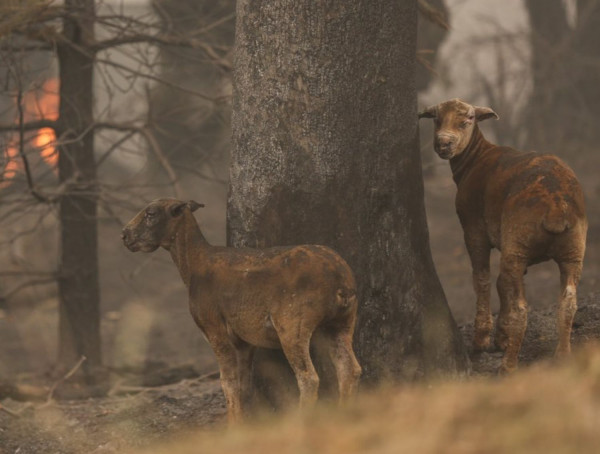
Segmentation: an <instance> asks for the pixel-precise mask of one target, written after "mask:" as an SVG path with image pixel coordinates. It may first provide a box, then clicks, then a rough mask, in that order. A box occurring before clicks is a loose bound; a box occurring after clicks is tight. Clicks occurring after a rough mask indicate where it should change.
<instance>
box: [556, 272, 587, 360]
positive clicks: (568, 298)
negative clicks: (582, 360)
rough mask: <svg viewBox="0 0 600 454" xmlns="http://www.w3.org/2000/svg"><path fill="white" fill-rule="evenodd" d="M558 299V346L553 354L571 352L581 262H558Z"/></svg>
mask: <svg viewBox="0 0 600 454" xmlns="http://www.w3.org/2000/svg"><path fill="white" fill-rule="evenodd" d="M558 267H559V269H560V301H559V304H558V346H557V347H556V352H555V356H556V357H562V356H565V355H568V354H569V353H570V352H571V328H572V326H573V318H574V317H575V312H576V311H577V285H578V284H579V278H580V276H581V269H582V263H581V262H579V261H578V262H559V263H558Z"/></svg>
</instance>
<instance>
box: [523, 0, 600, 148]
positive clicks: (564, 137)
mask: <svg viewBox="0 0 600 454" xmlns="http://www.w3.org/2000/svg"><path fill="white" fill-rule="evenodd" d="M525 5H526V7H527V10H528V12H529V23H530V26H531V33H530V42H531V50H532V56H531V73H532V78H533V91H532V95H531V100H530V106H529V108H528V109H527V115H528V118H529V119H530V120H531V123H533V128H532V130H531V133H530V136H529V140H528V142H529V143H528V144H529V146H531V147H536V148H544V149H548V150H555V151H558V150H560V149H561V148H567V149H572V148H573V147H575V148H578V147H581V146H582V145H583V146H586V147H587V146H590V145H595V144H596V143H597V141H598V138H599V133H598V128H597V127H596V125H597V123H598V121H599V120H600V107H599V105H600V88H599V87H598V83H597V77H596V75H597V73H598V65H599V64H600V50H599V49H600V47H599V44H600V2H599V1H598V0H578V1H577V2H576V3H575V17H574V18H573V21H569V20H568V14H567V10H566V8H565V3H564V2H563V1H561V0H548V1H541V0H527V1H526V2H525Z"/></svg>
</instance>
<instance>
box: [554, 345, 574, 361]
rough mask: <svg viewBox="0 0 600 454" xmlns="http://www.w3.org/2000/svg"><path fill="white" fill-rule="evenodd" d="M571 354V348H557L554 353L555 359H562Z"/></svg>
mask: <svg viewBox="0 0 600 454" xmlns="http://www.w3.org/2000/svg"><path fill="white" fill-rule="evenodd" d="M570 354H571V347H570V346H568V347H560V346H559V347H557V348H556V351H555V352H554V358H555V359H564V358H566V357H567V356H569V355H570Z"/></svg>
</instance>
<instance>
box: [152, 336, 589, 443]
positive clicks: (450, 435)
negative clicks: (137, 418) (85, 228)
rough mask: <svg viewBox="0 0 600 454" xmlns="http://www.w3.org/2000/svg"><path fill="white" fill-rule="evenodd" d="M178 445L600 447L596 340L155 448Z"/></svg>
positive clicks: (200, 433) (196, 436)
mask: <svg viewBox="0 0 600 454" xmlns="http://www.w3.org/2000/svg"><path fill="white" fill-rule="evenodd" d="M149 452H152V453H154V454H163V453H164V454H185V453H190V454H191V453H199V452H211V453H241V452H243V453H247V454H252V453H257V454H266V453H271V452H274V453H316V452H319V453H358V452H361V453H362V452H376V453H500V452H510V453H520V452H523V453H535V452H543V453H570V452H573V453H586V452H590V453H592V452H594V453H595V452H600V346H597V345H596V346H593V347H592V346H588V347H585V348H583V349H582V350H580V351H579V352H578V353H577V354H575V355H574V356H573V358H572V359H571V360H569V361H568V362H567V363H565V364H562V365H560V366H553V365H552V364H550V363H544V364H540V365H537V366H534V367H531V368H528V369H526V370H522V371H520V372H518V373H516V374H515V375H513V376H510V377H508V378H503V379H480V380H471V381H465V382H460V383H456V382H454V383H438V384H434V385H429V386H425V385H413V386H405V387H389V388H385V389H380V390H378V391H376V392H374V393H370V394H363V395H361V396H360V398H359V399H358V400H357V402H355V403H353V404H352V405H349V406H347V407H345V408H342V409H334V408H327V407H321V408H318V409H316V411H314V412H312V413H310V414H305V415H301V414H297V413H293V414H288V415H286V416H284V417H279V418H271V419H265V420H263V421H261V422H257V423H254V424H248V425H245V426H241V427H237V428H234V429H231V430H222V431H212V432H209V431H203V432H199V433H198V434H196V435H194V436H193V437H191V438H189V439H186V440H183V441H177V442H174V443H171V444H168V445H164V446H162V447H158V448H156V449H155V450H153V451H149V450H148V449H145V450H144V453H149Z"/></svg>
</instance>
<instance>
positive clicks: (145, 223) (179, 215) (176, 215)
mask: <svg viewBox="0 0 600 454" xmlns="http://www.w3.org/2000/svg"><path fill="white" fill-rule="evenodd" d="M202 206H204V205H202V204H199V203H197V202H194V201H193V200H190V201H189V202H182V201H181V200H177V199H158V200H155V201H153V202H150V203H149V204H148V205H147V206H146V208H144V209H143V210H142V211H140V212H139V213H138V214H136V215H135V216H134V218H133V219H132V220H131V221H129V222H128V223H127V225H126V226H125V227H124V228H123V231H122V233H121V238H122V239H123V243H124V244H125V246H126V247H127V248H128V249H129V250H130V251H131V252H137V251H142V252H154V251H155V250H156V249H158V248H159V247H160V246H163V247H165V248H166V249H168V248H169V247H170V244H171V239H172V238H173V236H174V235H175V231H176V229H177V227H178V226H179V224H180V223H181V221H182V219H183V217H184V216H183V214H184V213H185V211H186V210H189V211H190V212H193V211H196V210H197V209H198V208H200V207H202Z"/></svg>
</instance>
